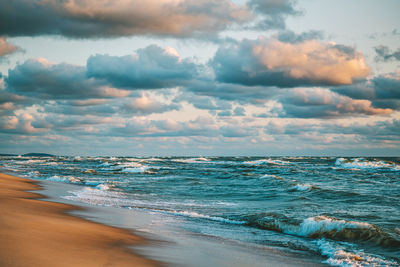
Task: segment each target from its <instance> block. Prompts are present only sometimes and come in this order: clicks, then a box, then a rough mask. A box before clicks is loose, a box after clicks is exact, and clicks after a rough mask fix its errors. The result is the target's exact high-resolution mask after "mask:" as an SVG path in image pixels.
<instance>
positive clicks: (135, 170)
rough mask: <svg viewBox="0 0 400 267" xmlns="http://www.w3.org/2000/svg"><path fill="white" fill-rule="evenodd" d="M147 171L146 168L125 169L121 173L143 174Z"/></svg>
mask: <svg viewBox="0 0 400 267" xmlns="http://www.w3.org/2000/svg"><path fill="white" fill-rule="evenodd" d="M148 169H149V167H148V166H141V167H135V168H125V169H123V170H122V171H121V172H129V173H144V172H146V171H147V170H148Z"/></svg>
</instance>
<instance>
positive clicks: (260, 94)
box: [186, 80, 278, 104]
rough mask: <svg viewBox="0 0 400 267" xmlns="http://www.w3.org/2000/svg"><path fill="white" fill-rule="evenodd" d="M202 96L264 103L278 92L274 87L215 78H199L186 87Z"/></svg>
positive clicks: (240, 101)
mask: <svg viewBox="0 0 400 267" xmlns="http://www.w3.org/2000/svg"><path fill="white" fill-rule="evenodd" d="M186 90H188V91H191V92H193V93H195V94H197V95H200V96H210V97H215V98H219V99H222V100H227V101H235V102H239V103H249V102H250V103H253V104H262V103H265V102H266V101H267V100H268V99H270V98H272V97H274V96H275V95H277V94H278V90H277V89H276V88H274V87H263V86H245V85H240V84H231V83H219V82H217V81H213V80H197V81H194V82H193V83H191V84H190V85H188V86H187V87H186Z"/></svg>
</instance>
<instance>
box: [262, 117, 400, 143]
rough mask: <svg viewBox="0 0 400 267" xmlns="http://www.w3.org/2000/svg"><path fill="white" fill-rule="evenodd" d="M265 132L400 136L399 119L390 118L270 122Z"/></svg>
mask: <svg viewBox="0 0 400 267" xmlns="http://www.w3.org/2000/svg"><path fill="white" fill-rule="evenodd" d="M264 132H265V133H266V134H272V135H292V136H296V135H298V136H302V135H304V134H306V133H308V134H311V133H317V134H318V135H321V136H324V135H329V134H337V135H358V136H363V137H364V138H366V139H368V140H397V139H398V137H399V136H400V120H397V119H392V120H385V121H377V122H374V123H368V124H363V123H350V124H341V123H337V122H333V123H327V122H322V123H308V122H297V123H296V122H290V123H284V124H277V123H273V122H270V123H268V125H266V126H265V127H264Z"/></svg>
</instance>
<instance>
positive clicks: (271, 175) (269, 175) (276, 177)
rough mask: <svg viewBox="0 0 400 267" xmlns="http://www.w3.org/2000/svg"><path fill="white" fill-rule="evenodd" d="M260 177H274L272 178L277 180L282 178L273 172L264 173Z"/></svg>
mask: <svg viewBox="0 0 400 267" xmlns="http://www.w3.org/2000/svg"><path fill="white" fill-rule="evenodd" d="M260 178H274V179H278V180H283V178H282V177H279V176H277V175H273V174H264V175H263V176H261V177H260Z"/></svg>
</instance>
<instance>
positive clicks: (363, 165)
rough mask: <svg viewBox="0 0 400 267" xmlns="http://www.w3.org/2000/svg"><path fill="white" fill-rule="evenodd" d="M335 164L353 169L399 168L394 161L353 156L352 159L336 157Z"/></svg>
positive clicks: (395, 169) (396, 169)
mask: <svg viewBox="0 0 400 267" xmlns="http://www.w3.org/2000/svg"><path fill="white" fill-rule="evenodd" d="M335 165H336V166H338V167H340V168H343V169H353V170H362V169H381V168H386V169H391V170H394V171H398V170H400V166H399V165H397V164H395V163H392V162H391V163H389V162H384V161H382V160H372V161H369V160H366V159H364V158H354V159H345V158H337V159H336V161H335Z"/></svg>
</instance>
